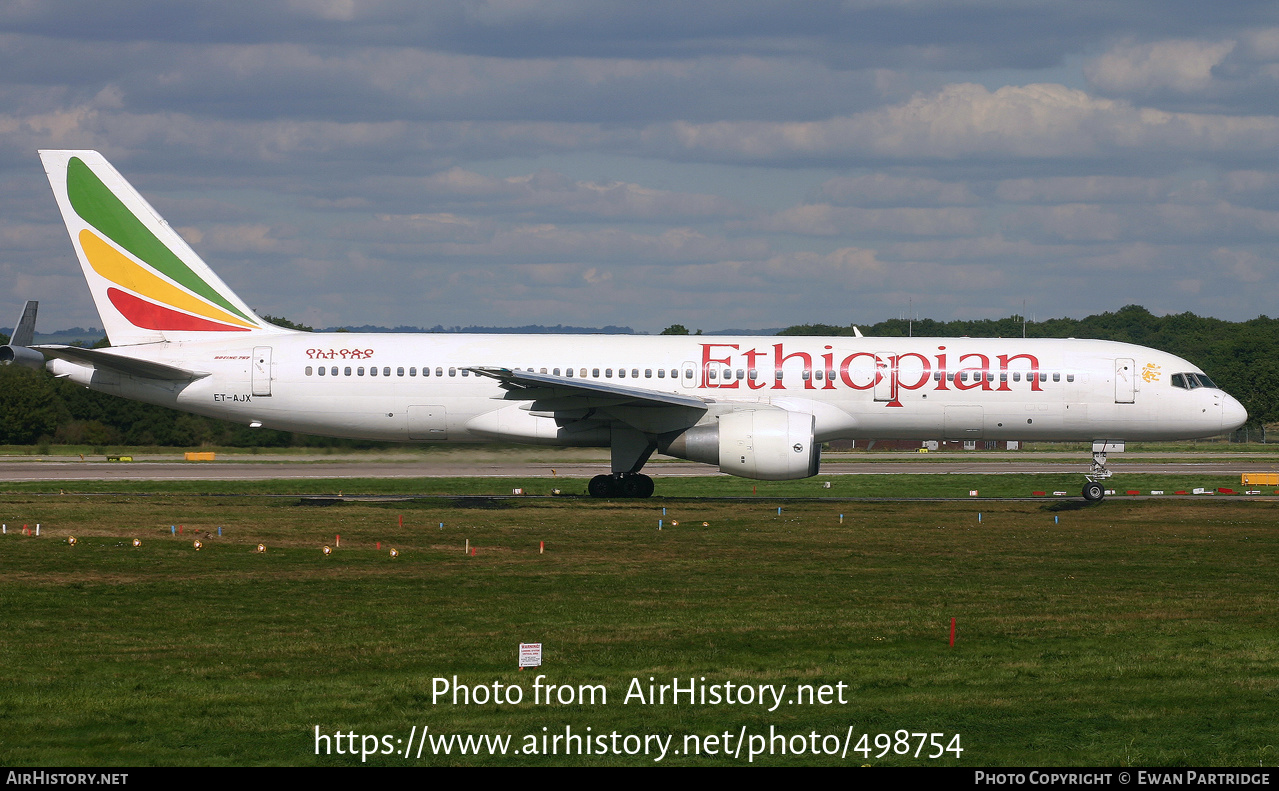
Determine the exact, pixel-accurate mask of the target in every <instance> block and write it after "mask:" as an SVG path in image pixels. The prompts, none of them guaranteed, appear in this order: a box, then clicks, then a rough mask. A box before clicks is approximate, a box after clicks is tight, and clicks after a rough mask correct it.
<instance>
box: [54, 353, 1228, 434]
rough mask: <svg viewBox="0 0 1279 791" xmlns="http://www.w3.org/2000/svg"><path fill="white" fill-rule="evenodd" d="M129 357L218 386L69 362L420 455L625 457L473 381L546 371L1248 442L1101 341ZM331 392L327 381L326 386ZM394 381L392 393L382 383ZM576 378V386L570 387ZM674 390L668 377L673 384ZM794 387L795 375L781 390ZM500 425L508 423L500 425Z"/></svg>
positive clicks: (944, 423) (937, 418)
mask: <svg viewBox="0 0 1279 791" xmlns="http://www.w3.org/2000/svg"><path fill="white" fill-rule="evenodd" d="M248 336H249V334H248V333H246V334H245V336H244V337H239V336H231V335H220V336H219V338H218V340H216V341H204V340H201V341H175V342H166V343H157V344H145V345H139V346H129V347H119V348H116V349H111V350H108V351H111V352H113V353H117V354H122V355H127V356H130V357H135V358H142V359H147V360H150V361H154V362H161V363H166V364H170V365H174V366H179V367H182V368H186V369H189V370H194V371H200V372H207V373H208V374H209V375H208V376H205V377H203V378H200V379H196V380H195V381H192V382H190V383H182V384H172V385H163V384H156V383H154V382H148V381H147V380H140V379H133V378H131V377H129V376H124V375H114V374H109V373H104V372H102V371H101V370H99V371H98V372H96V373H95V372H93V371H92V369H89V368H86V367H84V366H80V365H77V364H75V363H72V362H67V361H63V360H55V361H52V362H51V363H50V369H51V370H53V371H54V373H56V374H59V375H69V376H71V377H72V378H73V379H75V380H76V381H80V382H81V383H83V384H85V385H87V386H90V387H93V388H94V389H98V390H103V391H104V392H109V393H115V394H118V395H121V396H123V397H126V398H135V399H139V400H144V401H148V402H151V403H156V404H162V405H164V406H171V407H175V408H177V409H181V410H185V411H188V412H194V413H197V414H201V415H209V416H212V417H218V418H224V419H227V420H232V421H235V422H240V423H244V424H249V425H260V426H262V427H265V428H272V429H282V430H288V431H298V432H303V433H309V434H320V435H326V436H338V437H350V438H363V439H374V440H388V441H397V442H411V441H423V442H432V441H463V442H467V441H470V442H475V441H488V440H507V441H515V442H535V443H544V444H574V445H607V444H608V433H607V431H606V430H604V431H600V430H596V431H586V432H580V433H578V434H575V435H574V434H565V433H564V432H563V431H561V430H559V429H558V428H557V427H556V424H555V419H554V415H551V414H545V413H538V412H535V411H531V409H530V407H529V405H528V402H527V401H524V402H521V401H518V400H510V399H509V398H504V395H505V391H504V390H502V389H501V388H500V387H499V386H498V383H497V382H496V381H495V380H494V379H491V378H487V377H481V376H478V375H476V374H474V373H470V372H468V371H467V370H466V368H469V367H500V368H511V369H524V370H532V371H534V372H542V373H548V374H556V375H565V376H572V377H573V378H575V379H583V378H584V379H587V380H593V381H600V382H608V383H612V384H616V385H625V386H627V387H631V388H640V389H645V390H653V391H659V392H665V393H681V394H686V395H693V396H697V397H699V398H702V399H706V400H707V402H708V406H709V409H708V411H707V413H706V415H705V417H704V418H703V420H705V421H709V420H714V419H715V416H716V415H717V414H721V413H722V412H723V411H724V410H725V409H741V408H750V407H749V405H751V404H757V405H767V406H771V407H780V408H782V409H785V410H787V411H791V412H801V413H808V414H811V415H813V418H814V436H815V439H817V440H819V441H829V440H832V439H841V438H846V439H938V440H947V439H951V440H956V439H983V440H998V439H1009V440H1082V441H1094V440H1116V441H1132V440H1170V439H1188V438H1196V437H1206V436H1212V435H1215V434H1219V433H1221V432H1223V431H1228V430H1230V429H1232V428H1235V427H1237V426H1238V425H1240V424H1241V423H1242V422H1243V421H1244V420H1245V419H1246V413H1245V412H1244V410H1243V407H1242V406H1241V405H1240V404H1239V402H1238V401H1236V400H1235V399H1234V398H1232V397H1231V396H1229V395H1228V394H1226V393H1225V392H1223V391H1222V390H1220V389H1218V388H1215V387H1195V388H1193V389H1191V388H1186V387H1178V386H1174V385H1173V383H1172V376H1173V374H1178V373H1186V372H1193V373H1200V369H1199V368H1198V367H1196V366H1194V365H1191V364H1190V363H1188V362H1186V361H1185V360H1183V359H1181V358H1179V357H1176V356H1174V355H1172V354H1168V353H1165V352H1160V351H1156V350H1153V349H1149V348H1145V347H1141V346H1135V345H1131V344H1123V343H1115V342H1109V341H1096V340H1074V339H1070V340H1050V339H1030V340H1026V339H970V338H850V337H800V336H785V337H780V336H779V337H721V336H715V337H711V336H618V335H536V336H529V335H456V334H356V333H281V334H266V335H263V334H258V333H254V334H252V337H248ZM321 369H323V370H324V374H323V375H320V373H319V372H320V370H321ZM374 371H376V375H374V373H373V372H374ZM569 371H571V374H570V373H568V372H569ZM659 372H660V373H659ZM779 372H780V375H779ZM499 410H505V411H503V412H501V413H499Z"/></svg>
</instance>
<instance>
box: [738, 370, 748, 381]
mask: <svg viewBox="0 0 1279 791" xmlns="http://www.w3.org/2000/svg"><path fill="white" fill-rule="evenodd" d="M737 378H738V379H745V378H746V372H745V371H743V370H742V369H741V368H738V369H737Z"/></svg>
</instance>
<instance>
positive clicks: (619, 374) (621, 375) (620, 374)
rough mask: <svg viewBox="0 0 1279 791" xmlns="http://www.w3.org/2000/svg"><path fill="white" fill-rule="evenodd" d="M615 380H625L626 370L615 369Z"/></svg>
mask: <svg viewBox="0 0 1279 791" xmlns="http://www.w3.org/2000/svg"><path fill="white" fill-rule="evenodd" d="M617 378H618V379H625V378H626V369H625V368H618V369H617Z"/></svg>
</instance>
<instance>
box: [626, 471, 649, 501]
mask: <svg viewBox="0 0 1279 791" xmlns="http://www.w3.org/2000/svg"><path fill="white" fill-rule="evenodd" d="M618 483H620V484H621V489H622V496H623V497H652V496H653V479H652V478H650V477H648V476H647V475H640V474H635V475H627V476H625V477H624V478H621V479H619V480H618Z"/></svg>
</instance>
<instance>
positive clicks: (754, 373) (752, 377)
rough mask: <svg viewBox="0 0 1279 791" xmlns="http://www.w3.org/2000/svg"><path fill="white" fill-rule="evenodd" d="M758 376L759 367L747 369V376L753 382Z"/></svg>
mask: <svg viewBox="0 0 1279 791" xmlns="http://www.w3.org/2000/svg"><path fill="white" fill-rule="evenodd" d="M757 376H759V369H758V368H751V369H749V370H748V371H746V377H747V378H748V379H750V380H751V381H752V382H753V381H755V377H757Z"/></svg>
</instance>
